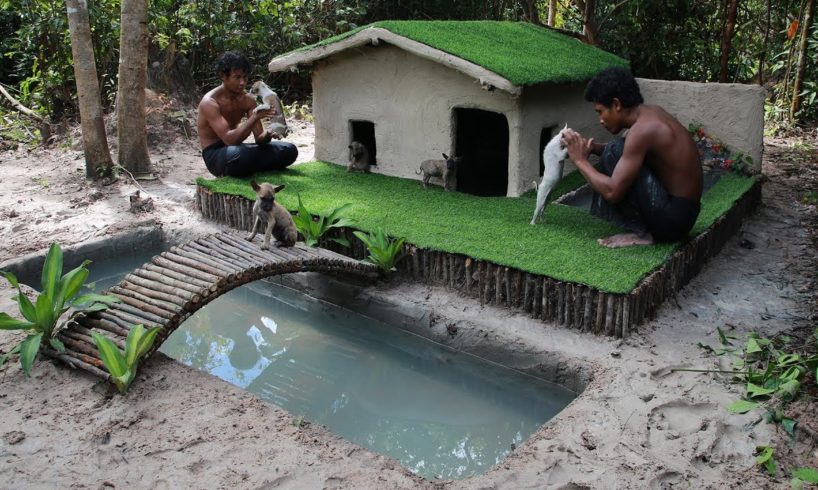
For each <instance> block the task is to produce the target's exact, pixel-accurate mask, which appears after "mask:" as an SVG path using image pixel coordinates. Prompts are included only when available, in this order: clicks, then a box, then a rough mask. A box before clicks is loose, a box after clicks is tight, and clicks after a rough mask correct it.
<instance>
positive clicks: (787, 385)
mask: <svg viewBox="0 0 818 490" xmlns="http://www.w3.org/2000/svg"><path fill="white" fill-rule="evenodd" d="M799 389H801V382H800V381H798V380H797V379H791V380H788V381H785V382H784V383H782V384H781V386H779V387H778V389H777V390H776V392H777V393H778V394H779V395H781V396H782V397H783V398H784V399H786V400H792V399H793V398H795V395H796V394H797V393H798V390H799Z"/></svg>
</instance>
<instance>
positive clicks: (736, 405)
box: [727, 400, 759, 413]
mask: <svg viewBox="0 0 818 490" xmlns="http://www.w3.org/2000/svg"><path fill="white" fill-rule="evenodd" d="M758 405H759V404H758V403H757V402H753V401H750V400H736V401H735V402H733V403H731V404H729V405H727V411H728V412H732V413H747V412H749V411H750V410H752V409H754V408H756V407H758Z"/></svg>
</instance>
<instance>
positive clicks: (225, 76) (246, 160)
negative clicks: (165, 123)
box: [196, 51, 298, 177]
mask: <svg viewBox="0 0 818 490" xmlns="http://www.w3.org/2000/svg"><path fill="white" fill-rule="evenodd" d="M216 71H217V72H218V74H219V78H220V79H221V81H222V84H221V85H219V86H218V87H216V88H214V89H213V90H211V91H210V92H208V93H207V94H205V96H204V97H202V101H201V102H199V115H198V118H197V121H196V125H197V128H198V130H199V144H200V145H201V148H202V157H203V158H204V161H205V165H207V169H208V170H209V171H210V173H211V174H213V175H215V176H216V177H221V176H222V175H229V176H231V177H247V176H249V175H252V174H254V173H256V172H263V171H268V170H281V169H284V168H286V167H287V166H289V165H290V164H291V163H293V162H294V161H295V159H296V157H297V156H298V149H297V148H296V147H295V145H293V144H292V143H287V142H284V141H271V140H272V139H273V138H276V139H279V138H281V136H280V135H277V134H276V133H273V132H272V131H270V130H267V131H265V130H264V128H263V127H262V125H261V121H262V119H264V118H265V117H267V116H272V115H275V114H276V110H275V108H271V109H270V110H266V111H254V109H255V108H256V100H255V99H254V98H253V97H252V96H250V95H249V94H248V93H247V92H245V91H244V87H245V86H246V85H247V77H248V76H249V74H250V62H248V61H247V59H246V58H245V57H244V56H242V55H241V54H239V53H234V52H230V51H228V52H226V53H224V54H222V55H221V56H219V59H218V60H217V61H216ZM245 118H246V119H245ZM242 119H244V120H243V121H242ZM250 133H253V137H254V139H255V144H248V143H242V142H243V141H244V140H245V139H246V138H247V137H248V136H250Z"/></svg>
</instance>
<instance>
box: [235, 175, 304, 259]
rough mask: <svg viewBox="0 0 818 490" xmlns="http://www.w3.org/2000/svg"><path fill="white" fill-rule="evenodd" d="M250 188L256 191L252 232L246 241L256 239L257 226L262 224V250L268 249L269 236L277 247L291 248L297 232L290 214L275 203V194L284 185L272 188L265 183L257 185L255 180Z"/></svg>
mask: <svg viewBox="0 0 818 490" xmlns="http://www.w3.org/2000/svg"><path fill="white" fill-rule="evenodd" d="M250 187H252V188H253V190H254V191H256V202H255V203H254V204H253V220H254V222H253V231H252V232H250V236H248V237H247V240H249V241H253V238H255V237H256V233H257V232H258V228H259V226H261V224H262V222H263V223H265V224H266V226H267V228H266V230H265V232H264V243H263V244H262V245H261V248H262V250H267V249H269V248H270V236H273V237H274V238H275V239H276V241H275V245H276V246H277V247H292V246H293V245H295V241H296V240H297V239H298V231H297V230H296V228H295V222H294V221H293V217H292V216H291V215H290V212H289V211H287V209H286V208H285V207H284V206H282V205H281V204H279V203H277V202H276V200H275V198H276V193H277V192H280V191H281V189H283V188H284V185H277V186H273V185H272V184H269V183H267V182H263V183H261V184H257V183H256V181H255V180H253V181H251V182H250Z"/></svg>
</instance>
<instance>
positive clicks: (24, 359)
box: [20, 332, 43, 376]
mask: <svg viewBox="0 0 818 490" xmlns="http://www.w3.org/2000/svg"><path fill="white" fill-rule="evenodd" d="M42 338H43V333H42V332H37V333H35V334H31V335H29V336H28V337H26V339H25V340H23V342H22V343H21V344H20V364H22V366H23V372H24V373H26V376H31V366H32V364H34V359H35V358H36V357H37V352H39V350H40V341H41V340H42Z"/></svg>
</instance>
